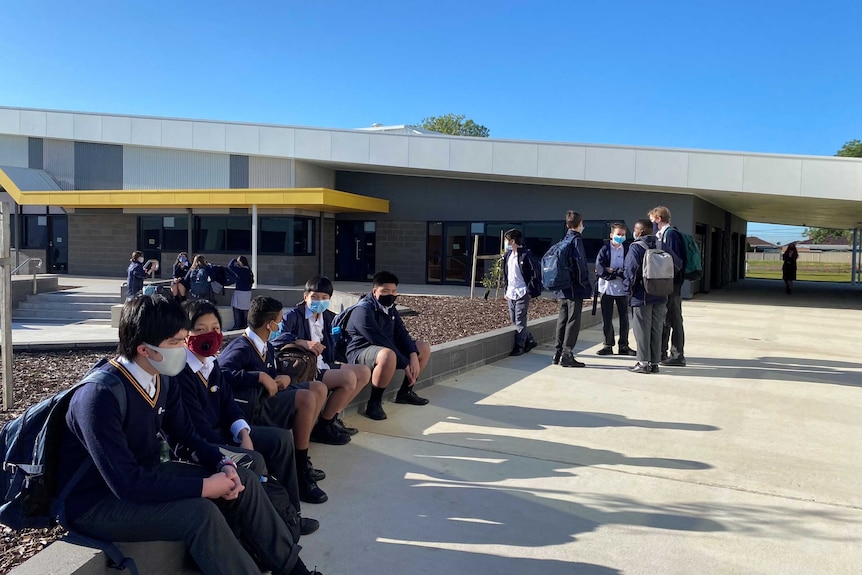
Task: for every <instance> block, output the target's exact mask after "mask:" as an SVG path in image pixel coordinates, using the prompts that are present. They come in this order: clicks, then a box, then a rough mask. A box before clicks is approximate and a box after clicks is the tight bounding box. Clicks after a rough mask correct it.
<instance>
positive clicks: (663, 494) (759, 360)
mask: <svg viewBox="0 0 862 575" xmlns="http://www.w3.org/2000/svg"><path fill="white" fill-rule="evenodd" d="M860 304H862V293H860V292H859V291H858V290H852V289H849V288H837V289H833V288H831V287H830V286H823V285H811V286H805V285H804V284H800V285H799V286H798V287H797V288H796V289H794V294H793V296H785V295H784V294H783V292H782V290H781V285H780V282H757V281H748V282H745V283H744V284H743V286H740V287H739V288H736V289H732V290H722V291H715V292H713V293H712V294H709V295H703V296H698V297H697V298H696V299H694V300H691V301H687V302H685V303H684V316H685V325H686V336H687V339H688V343H687V344H686V355H687V357H688V361H689V366H688V367H686V368H675V369H674V368H662V372H661V373H660V374H657V375H639V374H630V373H628V372H627V371H625V368H626V367H627V366H629V365H631V364H632V360H631V359H630V358H619V357H616V356H610V357H608V356H605V357H600V356H596V355H594V352H595V351H597V350H598V349H599V348H600V344H601V330H600V328H599V327H594V328H591V329H589V330H587V331H586V332H584V333H583V334H582V337H581V343H580V344H579V347H581V348H584V350H585V351H584V352H582V353H579V358H580V359H582V360H583V361H585V362H586V363H587V368H585V369H563V368H560V367H557V366H551V365H549V364H550V356H551V351H552V350H551V349H550V348H549V347H548V346H542V347H540V348H539V349H537V350H535V351H534V352H532V353H530V354H527V355H524V356H521V357H517V358H508V359H505V360H503V361H499V362H497V363H495V364H492V365H489V366H485V367H483V368H480V369H478V370H475V371H471V372H469V373H467V374H464V375H463V376H461V377H458V378H455V379H451V380H448V381H445V382H443V383H442V384H437V385H435V386H433V387H431V388H428V389H427V390H425V393H426V394H427V396H428V397H429V398H430V399H431V404H430V405H429V406H427V407H423V408H416V407H410V406H402V405H396V404H391V403H390V404H387V405H386V409H387V413H388V414H389V419H388V420H386V421H384V422H372V421H370V420H367V419H365V418H363V417H361V416H357V415H353V416H350V417H349V418H348V421H349V423H350V424H352V425H356V426H358V427H360V428H361V429H362V432H361V433H360V434H359V435H357V436H356V437H354V440H353V442H352V443H351V444H350V445H348V446H344V447H331V446H321V445H314V446H313V447H312V455H313V458H314V463H315V465H316V466H317V467H320V468H323V469H325V470H326V471H327V474H328V477H327V479H326V480H325V481H323V482H322V483H321V486H322V487H323V488H324V489H325V490H326V491H327V492H328V493H329V495H330V500H329V502H328V503H326V504H324V505H320V506H313V505H306V506H305V507H304V514H305V515H307V516H310V517H315V518H318V519H320V520H321V522H322V525H323V526H322V528H321V530H320V532H319V533H318V534H315V535H312V536H310V537H307V538H306V539H305V540H304V541H303V546H304V551H303V557H304V558H305V560H306V561H307V562H308V563H309V564H315V563H316V564H317V565H318V566H319V567H320V568H321V569H322V570H323V571H324V572H325V573H328V574H330V573H341V574H343V573H362V574H371V573H384V574H389V573H392V574H395V573H399V574H401V573H405V574H407V573H409V574H411V575H420V574H426V573H427V574H432V573H434V574H437V573H457V574H488V575H491V574H498V573H511V574H516V573H542V574H548V575H558V574H559V575H562V574H572V573H575V574H589V575H611V574H622V573H624V574H626V575H637V574H649V575H654V574H663V575H664V574H667V575H670V574H680V575H682V574H686V575H688V574H700V573H709V574H720V575H724V574H728V575H729V574H795V573H798V574H853V573H862V546H860V542H862V493H860V489H859V485H860V483H859V478H860V477H862V458H860V457H859V456H858V446H859V445H860V443H862V424H860V417H859V413H860V410H862V395H860V389H859V387H860V385H862V366H860V364H859V363H858V362H857V358H858V338H854V337H852V336H849V334H850V333H852V331H853V330H852V326H858V325H859V324H860V322H862V310H860V308H862V305H860ZM839 306H840V307H839Z"/></svg>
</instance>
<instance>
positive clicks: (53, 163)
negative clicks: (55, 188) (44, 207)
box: [42, 139, 75, 190]
mask: <svg viewBox="0 0 862 575" xmlns="http://www.w3.org/2000/svg"><path fill="white" fill-rule="evenodd" d="M42 153H43V161H42V164H43V168H42V169H43V170H45V171H46V172H48V173H49V174H51V175H52V176H54V179H55V180H57V183H58V184H59V185H60V187H61V188H62V189H64V190H74V189H75V142H70V141H68V140H50V139H49V140H45V141H44V144H43V150H42Z"/></svg>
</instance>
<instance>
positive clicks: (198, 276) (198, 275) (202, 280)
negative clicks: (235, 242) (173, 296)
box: [189, 268, 210, 298]
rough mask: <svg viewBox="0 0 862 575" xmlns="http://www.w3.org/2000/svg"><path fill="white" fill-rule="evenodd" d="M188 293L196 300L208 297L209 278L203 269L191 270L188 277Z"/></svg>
mask: <svg viewBox="0 0 862 575" xmlns="http://www.w3.org/2000/svg"><path fill="white" fill-rule="evenodd" d="M189 293H191V294H192V295H193V296H195V297H197V298H207V297H209V295H210V276H209V273H208V272H207V270H206V269H205V268H197V269H194V270H192V272H191V275H190V276H189Z"/></svg>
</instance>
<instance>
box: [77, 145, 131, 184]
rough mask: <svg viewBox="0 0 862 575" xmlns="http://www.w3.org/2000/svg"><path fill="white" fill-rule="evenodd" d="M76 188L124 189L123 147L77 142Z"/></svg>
mask: <svg viewBox="0 0 862 575" xmlns="http://www.w3.org/2000/svg"><path fill="white" fill-rule="evenodd" d="M75 189H77V190H122V189H123V147H122V146H114V145H112V144H92V143H89V142H75Z"/></svg>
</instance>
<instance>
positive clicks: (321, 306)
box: [308, 299, 329, 314]
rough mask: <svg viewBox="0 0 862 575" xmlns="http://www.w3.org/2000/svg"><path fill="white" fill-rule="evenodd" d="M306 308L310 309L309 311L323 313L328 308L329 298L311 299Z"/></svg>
mask: <svg viewBox="0 0 862 575" xmlns="http://www.w3.org/2000/svg"><path fill="white" fill-rule="evenodd" d="M308 309H310V310H311V313H315V314H318V313H323V312H325V311H326V310H327V309H329V300H328V299H313V300H311V303H310V304H308Z"/></svg>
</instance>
